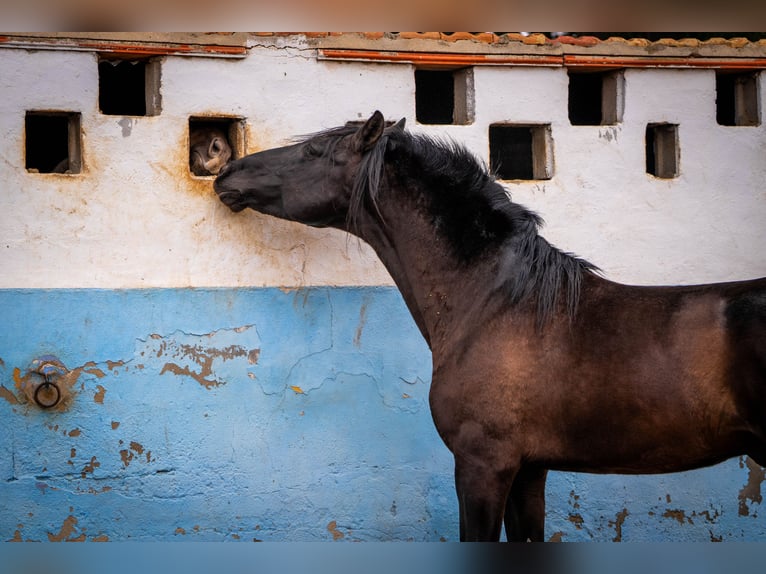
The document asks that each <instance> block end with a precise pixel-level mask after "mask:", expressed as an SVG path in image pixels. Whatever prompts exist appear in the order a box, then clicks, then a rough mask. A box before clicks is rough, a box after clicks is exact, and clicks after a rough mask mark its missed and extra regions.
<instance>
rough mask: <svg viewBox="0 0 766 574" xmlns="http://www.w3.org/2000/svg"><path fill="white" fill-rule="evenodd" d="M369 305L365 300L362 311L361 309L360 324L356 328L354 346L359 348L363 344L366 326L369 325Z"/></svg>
mask: <svg viewBox="0 0 766 574" xmlns="http://www.w3.org/2000/svg"><path fill="white" fill-rule="evenodd" d="M368 305H369V302H368V301H367V300H365V301H364V302H363V303H362V307H361V309H359V324H358V325H357V327H356V332H355V333H354V346H355V347H359V346H360V345H361V342H362V332H363V331H364V326H365V324H366V323H367V307H368Z"/></svg>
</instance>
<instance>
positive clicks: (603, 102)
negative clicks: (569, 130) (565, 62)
mask: <svg viewBox="0 0 766 574" xmlns="http://www.w3.org/2000/svg"><path fill="white" fill-rule="evenodd" d="M622 86H623V74H622V72H621V71H613V72H581V71H577V72H574V71H571V70H570V71H569V121H570V123H571V124H572V125H575V126H599V125H613V124H616V123H619V122H621V121H622V107H623V105H622V100H623V87H622Z"/></svg>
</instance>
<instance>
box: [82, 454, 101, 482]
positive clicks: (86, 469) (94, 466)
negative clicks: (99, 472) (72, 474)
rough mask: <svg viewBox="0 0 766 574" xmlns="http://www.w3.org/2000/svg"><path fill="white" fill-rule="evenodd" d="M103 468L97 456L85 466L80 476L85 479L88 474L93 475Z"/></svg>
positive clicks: (91, 458)
mask: <svg viewBox="0 0 766 574" xmlns="http://www.w3.org/2000/svg"><path fill="white" fill-rule="evenodd" d="M99 466H101V463H100V462H98V460H97V459H96V457H95V456H92V457H90V462H89V463H87V464H86V465H85V466H83V467H82V470H81V471H80V476H81V477H82V478H85V477H86V476H87V475H88V474H93V472H94V471H95V470H96V469H97V468H98V467H99Z"/></svg>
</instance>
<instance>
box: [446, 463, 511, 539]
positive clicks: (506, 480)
mask: <svg viewBox="0 0 766 574" xmlns="http://www.w3.org/2000/svg"><path fill="white" fill-rule="evenodd" d="M512 480H513V473H512V472H510V473H509V472H507V471H506V472H497V471H495V470H494V469H492V468H490V467H489V466H487V465H484V464H475V463H474V464H470V463H467V462H465V461H460V460H458V459H456V460H455V487H456V490H457V497H458V507H459V511H460V541H461V542H497V541H498V540H500V530H501V528H502V525H503V512H504V509H505V502H506V499H507V498H508V493H509V491H510V486H511V481H512Z"/></svg>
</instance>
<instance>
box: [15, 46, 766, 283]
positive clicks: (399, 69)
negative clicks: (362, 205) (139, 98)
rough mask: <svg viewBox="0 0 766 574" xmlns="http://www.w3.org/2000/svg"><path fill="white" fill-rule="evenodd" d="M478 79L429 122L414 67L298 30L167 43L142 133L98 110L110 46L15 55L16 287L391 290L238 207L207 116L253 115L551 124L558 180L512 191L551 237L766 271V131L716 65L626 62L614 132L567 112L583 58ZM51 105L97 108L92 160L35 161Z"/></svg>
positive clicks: (609, 254) (316, 235)
mask: <svg viewBox="0 0 766 574" xmlns="http://www.w3.org/2000/svg"><path fill="white" fill-rule="evenodd" d="M474 76H475V79H474V81H475V90H476V97H475V100H476V110H475V111H476V114H475V122H474V123H473V124H471V125H468V126H438V127H437V126H418V125H417V123H416V122H415V101H414V93H415V85H414V74H413V68H412V67H411V66H409V65H405V64H368V63H345V62H328V61H317V60H316V58H315V52H314V51H313V50H309V49H306V48H305V47H302V46H301V45H300V44H299V43H296V44H295V46H290V45H288V44H285V43H284V41H283V42H282V44H281V45H278V46H264V47H257V46H256V47H254V48H253V49H252V51H251V53H250V55H249V56H248V57H247V58H245V59H242V60H227V59H212V58H193V57H174V56H169V57H166V58H165V60H164V61H163V63H162V85H161V92H162V113H161V115H159V116H155V117H140V118H131V119H130V126H129V130H124V129H123V127H124V125H125V124H124V123H123V124H120V122H121V120H123V118H121V117H115V116H105V115H102V114H100V112H99V110H98V74H97V64H96V56H95V55H94V54H91V53H87V52H59V51H35V52H30V51H25V50H18V49H0V185H1V186H2V195H1V196H0V197H1V198H2V199H0V207H1V208H2V209H0V253H1V254H2V255H0V264H1V265H2V270H3V273H2V275H1V276H0V287H3V288H21V287H29V288H39V287H102V288H132V287H185V286H240V285H249V286H273V285H279V286H302V285H357V284H359V285H377V284H389V283H390V278H389V276H388V274H387V273H386V271H385V269H383V268H382V266H381V265H380V264H379V262H378V261H377V259H376V257H375V255H374V254H373V253H372V251H371V250H369V249H368V248H367V247H366V246H364V245H361V244H360V243H359V242H358V241H357V240H355V239H349V238H348V237H347V236H346V235H345V234H343V233H341V232H337V231H334V230H313V229H309V228H306V227H304V226H301V225H298V224H291V223H287V222H282V221H278V220H275V219H272V218H268V217H266V216H262V215H259V214H256V213H254V212H243V213H240V214H233V213H231V212H230V211H229V210H228V209H227V208H225V207H224V206H223V205H221V204H220V203H219V202H218V201H217V199H216V198H215V196H214V194H213V191H212V178H195V177H193V176H191V175H190V174H189V173H188V167H187V165H188V164H187V161H188V158H187V153H188V152H187V149H188V148H187V145H188V144H187V125H188V117H189V116H190V115H202V114H214V115H225V116H232V115H234V116H242V117H244V118H246V123H247V130H246V136H247V151H248V152H254V151H257V150H260V149H265V148H269V147H274V146H278V145H281V144H284V143H286V142H287V141H288V139H289V138H290V137H291V136H293V135H297V134H303V133H308V132H312V131H316V130H319V129H323V128H327V127H332V126H335V125H339V124H342V123H343V122H345V121H346V120H349V119H359V118H365V117H367V116H368V115H369V114H370V113H371V112H372V111H374V110H375V109H380V110H381V111H382V112H383V113H384V115H386V116H387V118H389V119H398V118H400V117H406V118H407V120H408V127H409V128H410V129H413V130H422V131H425V132H428V133H438V134H445V135H448V136H450V137H453V138H454V139H456V140H458V141H461V142H464V143H465V144H466V145H468V146H469V147H471V148H472V149H473V150H474V151H475V152H476V154H477V155H479V156H480V157H481V158H483V159H484V160H485V161H487V160H488V143H487V141H488V140H487V132H488V126H489V124H490V123H494V122H499V121H507V122H522V123H523V122H540V123H550V124H551V126H552V136H553V149H554V177H553V179H551V180H548V181H539V182H512V183H511V182H509V183H508V184H507V187H508V189H509V191H510V192H511V193H512V195H513V198H514V200H516V201H518V202H520V203H523V204H525V205H527V206H528V207H531V208H533V209H535V210H536V211H538V212H539V213H540V214H541V215H543V216H544V218H545V219H546V221H547V222H548V225H547V226H546V228H545V229H544V231H543V233H544V235H545V236H546V237H547V238H548V239H550V240H551V241H552V242H553V243H555V244H556V245H558V246H559V247H561V248H563V249H565V250H567V251H573V252H576V253H577V254H579V255H581V256H584V257H586V258H588V259H590V260H591V261H592V262H594V263H596V264H597V265H599V266H600V267H601V268H602V269H603V270H604V271H605V274H606V275H607V276H608V277H610V278H612V279H615V280H620V281H625V282H634V283H647V284H649V283H691V282H702V281H717V280H729V279H736V278H746V277H755V276H761V275H766V250H764V246H766V187H764V185H763V182H764V179H765V178H764V176H765V175H766V161H764V158H765V154H764V150H765V149H766V129H765V128H764V126H759V127H724V126H719V125H717V124H716V122H715V73H714V71H712V70H656V69H630V70H627V71H626V72H625V94H626V95H625V113H624V121H623V122H622V123H621V124H619V125H617V126H614V127H598V126H571V125H570V124H569V120H568V117H567V74H566V70H565V69H561V68H505V67H478V68H476V69H475V74H474ZM760 81H761V88H762V89H761V97H762V98H763V93H764V86H763V82H764V78H763V77H762V78H761V80H760ZM761 107H762V109H766V106H764V103H763V102H762V105H761ZM46 109H54V110H66V111H79V112H81V113H82V130H83V161H84V166H85V167H84V171H83V173H82V174H79V175H54V174H32V173H27V171H26V170H25V169H24V115H25V111H26V110H46ZM657 121H669V122H674V123H678V124H680V128H679V134H680V142H681V161H680V169H681V174H680V176H679V177H678V178H676V179H672V180H659V179H655V178H653V177H652V176H649V175H647V174H646V173H645V170H644V130H645V127H646V124H647V123H648V122H657ZM128 131H129V135H127V133H128Z"/></svg>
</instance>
